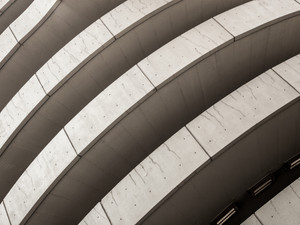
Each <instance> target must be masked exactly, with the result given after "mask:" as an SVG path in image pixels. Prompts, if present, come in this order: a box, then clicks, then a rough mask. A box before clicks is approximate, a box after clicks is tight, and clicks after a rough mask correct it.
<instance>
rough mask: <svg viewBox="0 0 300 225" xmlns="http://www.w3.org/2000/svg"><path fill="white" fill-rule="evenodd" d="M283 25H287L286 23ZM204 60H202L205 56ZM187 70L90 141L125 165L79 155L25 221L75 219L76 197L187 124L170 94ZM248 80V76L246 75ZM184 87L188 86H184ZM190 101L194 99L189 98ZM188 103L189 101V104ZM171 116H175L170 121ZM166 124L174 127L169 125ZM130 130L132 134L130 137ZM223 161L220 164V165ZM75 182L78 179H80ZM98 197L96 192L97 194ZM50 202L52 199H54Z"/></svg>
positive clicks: (89, 198) (91, 196)
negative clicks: (97, 139)
mask: <svg viewBox="0 0 300 225" xmlns="http://www.w3.org/2000/svg"><path fill="white" fill-rule="evenodd" d="M293 19H294V18H293ZM295 25H296V23H291V22H290V21H282V22H281V23H276V24H275V25H273V26H272V29H273V32H274V31H276V32H279V30H280V29H279V28H281V27H282V26H284V27H287V26H295ZM269 29H270V28H267V29H266V30H261V33H258V34H254V35H257V36H259V35H261V36H264V35H267V33H268V30H269ZM277 29H278V30H277ZM287 29H290V27H289V28H287ZM269 38H276V39H277V38H279V37H278V36H270V37H269ZM249 40H250V37H248V39H245V40H243V42H242V43H243V44H246V43H247V44H249ZM276 42H277V43H278V42H280V40H279V39H278V40H276V41H275V40H274V39H272V43H273V44H274V43H276ZM253 43H255V44H256V47H257V48H258V46H257V43H261V44H262V46H265V45H264V43H263V42H253ZM240 44H241V43H239V45H236V46H239V48H241V49H239V50H244V48H242V46H243V45H240ZM236 46H235V47H236ZM293 46H294V43H293ZM274 47H275V48H272V49H270V48H267V49H268V51H270V50H271V51H275V52H276V51H278V50H279V49H281V50H284V51H285V50H286V49H282V48H281V46H278V45H275V46H274ZM276 47H277V48H276ZM231 48H233V46H230V48H228V49H230V50H232V49H231ZM228 49H224V52H223V51H222V50H223V49H222V50H221V51H220V52H223V53H225V52H226V53H228V51H229V50H228ZM274 49H275V50H274ZM258 50H260V51H263V52H265V51H266V49H262V48H261V47H260V48H258ZM230 53H231V52H230ZM229 55H230V54H229ZM267 55H268V54H267ZM275 55H276V54H275ZM230 56H231V55H230ZM223 57H225V54H224V55H223ZM234 57H235V60H237V62H239V64H238V65H240V67H239V69H241V71H242V69H243V70H245V67H243V66H242V65H243V64H242V62H244V63H245V62H247V63H248V60H246V59H241V52H238V51H235V53H234ZM247 57H248V55H247ZM252 57H254V59H256V60H257V61H251V63H252V65H255V64H256V63H257V64H259V63H261V61H260V60H259V58H257V57H256V55H253V56H252ZM227 58H228V56H227ZM279 58H280V57H279ZM247 59H248V58H247ZM273 59H274V58H273ZM243 60H245V61H243ZM277 60H279V59H278V58H276V60H275V61H277ZM205 63H207V61H206V62H205ZM205 63H204V64H201V66H204V65H207V64H205ZM223 63H224V62H223ZM251 63H249V64H251ZM235 64H236V63H234V64H233V65H235ZM227 66H228V67H229V65H228V64H227ZM212 68H213V69H214V67H212ZM217 68H218V69H220V67H217ZM233 68H234V72H236V67H233ZM192 69H194V68H191V70H190V71H188V72H190V73H188V72H187V73H183V74H184V76H182V77H181V76H179V77H178V80H177V79H175V80H176V82H171V83H170V84H168V85H165V86H166V88H165V89H161V91H160V90H159V94H156V95H153V96H151V98H149V101H145V103H144V104H143V106H141V107H139V109H136V110H134V111H133V112H132V113H130V114H128V115H127V116H126V117H125V118H124V119H123V120H122V121H120V123H118V124H117V126H115V127H114V129H113V130H111V131H109V132H108V133H107V134H106V135H105V137H103V138H102V140H101V141H100V142H97V143H96V144H95V145H94V146H93V149H92V152H93V154H95V155H97V154H98V155H101V154H103V152H99V149H105V150H108V151H109V150H111V149H113V154H115V153H117V155H118V160H119V159H120V158H123V160H124V156H126V160H125V161H127V164H125V163H124V164H122V166H123V165H126V166H127V167H126V166H124V167H122V169H121V168H120V167H119V168H117V167H116V166H114V164H113V163H109V162H111V161H106V162H105V165H109V166H103V165H102V166H101V163H100V166H98V163H99V161H102V159H101V157H100V158H98V159H100V160H99V161H98V159H97V158H95V157H91V156H89V159H88V160H89V161H91V162H92V163H90V162H88V160H87V157H88V156H86V155H84V157H83V159H82V160H80V161H79V163H78V164H76V165H75V166H74V167H73V168H74V170H73V169H72V171H70V172H69V173H68V174H66V176H65V177H64V179H63V180H61V181H60V182H59V183H58V185H57V186H56V187H55V189H54V190H53V191H52V194H51V195H49V196H48V197H47V198H46V199H45V200H44V201H43V203H42V204H41V205H40V207H39V208H38V210H36V212H35V213H34V215H33V216H32V217H31V218H30V223H32V224H39V223H41V222H42V223H47V222H49V221H52V220H56V219H58V218H60V219H61V220H60V221H63V218H62V215H61V212H64V213H65V214H67V215H68V216H70V217H68V218H73V219H74V216H72V215H81V213H82V212H83V211H80V209H83V208H84V207H83V205H82V203H81V201H83V202H85V203H87V208H88V207H90V206H89V205H88V204H90V203H92V201H93V199H94V200H95V197H94V196H96V193H97V192H98V193H105V191H107V189H109V187H112V186H111V185H113V184H115V182H117V181H118V179H120V178H121V177H122V176H124V175H125V174H124V173H125V170H123V168H130V167H132V166H133V165H136V164H137V163H138V162H139V160H141V158H142V157H143V155H144V154H145V152H147V153H150V152H151V151H153V149H155V144H157V143H159V142H160V143H162V142H163V141H162V140H163V139H164V138H166V137H167V135H170V133H173V132H175V130H176V129H179V126H181V127H182V125H183V124H185V123H187V122H188V121H187V119H186V118H187V117H181V116H179V115H182V114H183V115H184V113H186V108H185V107H182V102H181V100H180V101H178V99H177V98H176V101H175V100H174V99H175V98H174V95H173V91H174V92H175V93H177V91H178V92H179V93H180V88H179V87H180V86H177V81H179V80H181V79H182V80H181V81H182V82H183V81H184V77H185V78H186V77H187V74H193V73H192V72H191V71H192ZM226 69H227V68H226ZM260 69H261V68H260ZM197 70H198V68H197ZM199 71H201V73H202V72H203V71H202V70H199ZM222 72H224V71H222ZM225 72H226V73H225V74H226V75H227V73H229V71H228V70H225ZM252 72H253V71H252ZM249 73H250V71H246V72H245V73H243V75H245V74H247V75H248V74H249ZM230 74H231V76H232V74H236V76H237V75H239V76H238V77H235V79H237V78H240V74H239V73H233V72H232V71H231V73H230ZM250 74H251V73H250ZM252 74H253V75H254V74H255V73H252ZM198 75H199V74H197V76H198ZM201 75H202V74H201ZM209 75H211V74H209ZM245 76H246V75H245ZM231 78H232V79H231V82H232V80H234V79H233V77H231ZM223 79H224V78H223ZM241 79H242V78H241ZM247 79H249V77H248V78H247ZM187 80H188V79H187ZM202 81H203V80H202ZM227 82H229V81H227ZM238 83H239V82H236V83H235V84H234V85H233V86H232V85H231V86H230V88H231V89H234V86H235V85H238ZM187 87H188V86H186V88H187ZM226 88H228V87H226ZM227 91H228V89H227ZM225 92H226V91H225ZM162 96H163V97H162ZM181 98H182V96H181ZM172 99H173V101H170V100H172ZM194 100H196V99H194ZM206 100H208V101H210V102H211V100H209V99H208V98H207V99H206ZM198 104H199V103H197V104H196V105H197V106H198ZM189 105H192V104H190V103H189ZM202 107H204V106H202ZM154 109H155V111H154ZM180 109H184V111H185V112H183V111H180ZM194 109H195V108H194ZM152 110H153V111H152ZM179 111H180V112H179ZM294 111H295V110H294V109H293V110H292V112H293V113H294ZM170 112H174V114H173V113H170ZM181 113H182V114H181ZM143 114H144V115H143ZM195 114H197V113H196V111H195V113H194V114H193V115H195ZM284 115H285V116H286V114H284ZM284 118H285V117H284ZM292 118H294V114H293V117H291V118H290V120H291V119H292ZM175 119H176V120H177V121H175ZM179 119H180V121H179ZM132 121H135V122H134V123H132ZM145 121H147V122H145ZM149 121H150V122H149ZM178 121H179V122H178ZM280 121H283V119H282V118H281V120H280ZM280 123H281V122H280ZM165 124H168V126H166V125H165ZM170 124H171V125H172V126H173V127H170ZM174 124H175V125H174ZM143 125H146V127H149V128H150V129H149V130H146V129H145V126H143ZM289 125H290V124H289ZM281 126H282V125H281ZM153 131H154V133H153ZM145 133H148V134H149V133H152V135H145ZM133 134H134V138H133V136H132V135H133ZM158 134H159V135H158ZM146 137H147V138H148V140H147V141H144V140H146V139H147V138H146ZM149 137H150V138H151V140H149ZM293 138H294V137H293ZM134 139H135V140H134ZM125 140H126V141H125ZM140 140H143V141H140ZM284 144H285V143H282V145H284ZM147 146H148V149H147ZM149 146H150V147H149ZM156 147H157V146H156ZM135 149H142V151H134V150H135ZM97 151H98V152H97ZM131 153H134V154H131ZM129 156H130V157H129ZM133 156H134V158H133ZM128 165H129V166H128ZM219 166H220V165H219ZM222 166H224V165H222ZM108 168H113V170H112V171H114V172H115V174H114V176H115V177H113V176H109V174H107V173H105V170H108ZM85 170H88V171H89V172H90V173H91V177H86V176H85V175H84V174H82V173H79V171H85ZM97 170H98V171H101V174H103V175H101V179H103V180H101V179H98V178H99V174H97V172H98V171H97ZM116 170H117V171H116ZM103 171H104V173H103ZM227 172H228V173H229V171H227ZM230 172H231V171H230ZM97 175H98V176H97ZM94 176H95V177H97V179H98V180H96V179H93V178H92V177H94ZM82 180H84V183H85V184H83V183H82ZM253 180H254V178H253ZM253 180H252V181H253ZM79 181H81V182H79ZM104 181H105V182H104ZM255 181H256V180H255ZM103 182H104V183H105V184H107V185H106V186H104V185H100V184H103ZM249 182H250V181H249ZM253 182H254V181H253ZM76 185H77V187H76V188H75V186H76ZM91 185H92V186H93V188H90V189H88V188H87V187H88V186H91ZM244 185H245V186H246V184H244ZM68 187H73V192H72V193H70V192H68V191H67V190H68V189H69V188H68ZM97 187H98V190H97ZM95 189H96V190H95ZM99 189H101V190H99ZM234 191H237V190H234ZM83 192H85V193H86V194H84V195H83V194H82V193H83ZM80 193H81V194H80ZM233 193H235V192H233ZM65 195H67V196H68V198H67V199H66V198H64V199H63V198H61V197H58V196H65ZM78 195H79V196H85V197H86V198H85V199H84V200H83V199H82V197H80V199H76V200H75V201H74V200H73V199H74V198H72V197H71V196H78ZM98 196H100V194H99V195H98ZM223 200H224V199H221V200H220V202H222V201H223ZM55 202H56V204H55ZM58 202H60V204H57V203H58ZM57 205H59V207H57ZM75 205H76V206H75ZM71 206H72V207H71ZM53 210H54V211H55V212H54V213H53V214H52V215H49V214H48V213H47V211H53ZM218 210H221V206H220V207H219V208H218V209H216V211H218Z"/></svg>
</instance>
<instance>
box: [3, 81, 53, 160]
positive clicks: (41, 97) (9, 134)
mask: <svg viewBox="0 0 300 225" xmlns="http://www.w3.org/2000/svg"><path fill="white" fill-rule="evenodd" d="M47 98H48V96H47V95H46V93H45V92H44V90H43V88H42V86H41V85H40V83H39V81H38V79H37V77H36V76H33V77H32V78H31V79H30V80H29V81H28V82H27V83H26V84H25V85H24V86H23V87H22V88H21V90H20V91H19V92H18V93H17V94H16V95H15V96H14V97H13V98H12V100H11V101H10V102H9V104H8V105H7V106H6V107H5V108H4V109H3V110H2V111H1V112H0V124H1V126H0V155H1V154H2V153H3V151H4V150H5V149H6V147H7V146H8V145H9V143H10V142H11V141H12V139H13V138H14V137H15V136H16V135H17V133H18V132H19V131H20V129H21V128H22V127H23V126H24V125H25V123H26V122H27V121H28V118H30V117H32V116H33V114H34V113H35V111H36V110H37V108H39V107H40V106H41V105H42V104H43V103H44V102H45V101H46V100H47Z"/></svg>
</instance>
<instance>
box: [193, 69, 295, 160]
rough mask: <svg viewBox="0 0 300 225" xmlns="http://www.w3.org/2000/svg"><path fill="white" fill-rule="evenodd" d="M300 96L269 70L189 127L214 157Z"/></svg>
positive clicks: (224, 99) (202, 115)
mask: <svg viewBox="0 0 300 225" xmlns="http://www.w3.org/2000/svg"><path fill="white" fill-rule="evenodd" d="M298 96H299V93H298V92H296V91H295V90H294V89H293V88H291V87H290V84H288V83H286V82H284V81H283V80H282V79H281V78H280V77H279V76H278V75H277V74H276V73H275V72H274V71H273V70H269V71H267V72H265V73H264V74H262V75H260V76H259V77H258V78H256V79H254V80H252V81H250V82H248V83H247V84H246V85H244V86H242V87H241V88H238V89H237V90H236V91H234V92H232V93H231V94H230V95H229V96H227V97H225V98H223V99H222V100H221V101H220V102H218V103H217V104H215V105H214V106H212V107H211V108H209V109H208V110H206V111H205V112H204V113H202V114H201V115H200V116H199V117H197V118H196V119H195V120H193V121H192V122H191V123H189V124H188V125H187V127H188V129H189V130H190V131H191V132H192V133H193V134H194V135H195V137H196V139H197V140H198V141H199V142H200V143H201V145H202V146H203V147H204V149H205V150H206V151H207V152H208V154H209V155H210V157H213V158H215V157H216V156H217V155H218V154H221V153H222V151H224V150H225V148H226V147H227V146H228V145H230V143H232V142H233V141H234V140H236V139H237V138H238V137H239V136H241V134H243V133H245V132H246V131H248V130H250V129H251V128H252V127H255V125H256V124H258V123H259V121H261V120H263V119H264V118H267V117H268V116H269V115H271V114H272V113H273V112H275V111H276V110H278V109H280V108H281V107H282V106H284V105H286V104H288V103H289V102H291V101H292V100H294V99H296V98H297V97H298ZM257 102H259V105H258V104H257Z"/></svg>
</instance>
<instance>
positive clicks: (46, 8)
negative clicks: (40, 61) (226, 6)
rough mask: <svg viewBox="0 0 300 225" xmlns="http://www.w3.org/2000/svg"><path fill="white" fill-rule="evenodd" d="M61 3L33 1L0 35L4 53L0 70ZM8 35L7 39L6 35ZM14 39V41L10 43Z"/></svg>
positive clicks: (53, 0) (45, 0)
mask: <svg viewBox="0 0 300 225" xmlns="http://www.w3.org/2000/svg"><path fill="white" fill-rule="evenodd" d="M60 2H61V1H60V0H59V1H57V0H51V1H49V0H34V1H33V2H32V3H31V4H30V6H29V7H28V8H27V9H26V10H25V11H24V12H23V13H22V14H21V15H20V16H19V17H18V18H17V19H16V20H15V21H14V22H12V24H11V25H10V26H9V27H8V28H7V29H6V30H5V31H4V32H3V33H2V34H0V40H1V42H2V43H1V44H2V45H3V46H5V51H3V53H2V54H1V55H2V56H1V58H0V60H1V62H0V68H2V67H3V65H4V64H5V63H6V62H7V60H8V59H9V58H10V57H11V56H12V55H13V54H14V53H15V52H16V50H17V49H18V47H19V46H20V45H21V44H23V43H24V41H25V40H26V39H27V38H28V37H29V36H30V35H32V33H34V32H35V31H36V30H37V29H38V28H39V26H40V25H41V24H42V23H43V22H44V21H45V20H46V19H47V18H48V17H49V15H50V14H51V13H52V12H53V11H54V10H55V8H56V7H57V6H58V4H59V3H60ZM8 33H11V34H10V38H8V36H7V34H8ZM13 39H14V41H12V40H13Z"/></svg>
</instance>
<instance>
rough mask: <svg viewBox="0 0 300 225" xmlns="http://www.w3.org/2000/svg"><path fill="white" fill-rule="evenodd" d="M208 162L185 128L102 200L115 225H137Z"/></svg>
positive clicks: (206, 156) (207, 158) (205, 155)
mask: <svg viewBox="0 0 300 225" xmlns="http://www.w3.org/2000/svg"><path fill="white" fill-rule="evenodd" d="M208 161H209V157H208V155H207V154H206V153H205V152H204V150H203V149H202V148H201V147H200V145H199V144H198V143H197V142H196V141H195V139H194V138H193V137H192V135H191V134H190V132H188V130H187V129H186V128H182V129H181V130H179V131H178V132H177V133H176V134H174V135H173V136H172V137H171V138H170V139H169V140H167V141H166V142H165V143H164V144H162V145H161V146H160V147H159V148H157V149H156V150H155V151H154V152H153V153H152V154H150V155H149V156H148V157H147V158H146V159H145V160H144V161H143V162H141V163H140V164H139V165H138V166H137V167H136V168H135V169H134V170H132V171H131V172H130V173H129V174H128V175H127V176H126V177H125V178H124V179H123V180H122V181H121V182H120V183H119V184H118V185H117V186H116V187H115V188H113V189H112V191H111V192H110V193H109V194H108V195H106V196H105V197H104V198H103V200H102V204H103V207H104V208H105V211H106V212H107V214H108V216H109V218H110V220H111V221H112V224H120V225H121V224H122V225H124V224H128V225H131V224H136V223H137V222H138V221H139V220H140V219H141V218H143V217H144V216H145V215H146V214H147V213H148V212H149V211H150V210H151V209H152V208H153V207H154V206H156V205H157V204H158V203H159V202H160V201H161V200H163V199H164V198H165V196H167V195H168V194H169V193H170V192H171V191H173V190H174V189H175V188H176V187H177V186H179V185H180V184H181V183H182V182H183V181H184V180H185V179H186V178H188V177H189V176H190V175H191V174H192V173H193V172H195V171H196V170H197V169H199V168H200V167H203V166H204V165H205V164H206V163H207V162H208Z"/></svg>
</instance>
